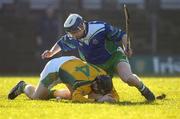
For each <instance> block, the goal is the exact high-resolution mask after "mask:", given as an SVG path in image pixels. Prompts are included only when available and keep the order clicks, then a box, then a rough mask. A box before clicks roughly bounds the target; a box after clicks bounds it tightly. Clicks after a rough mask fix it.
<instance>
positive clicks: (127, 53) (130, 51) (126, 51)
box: [124, 48, 133, 57]
mask: <svg viewBox="0 0 180 119" xmlns="http://www.w3.org/2000/svg"><path fill="white" fill-rule="evenodd" d="M124 53H125V54H126V56H128V57H131V56H132V54H133V51H132V49H131V48H128V49H125V50H124Z"/></svg>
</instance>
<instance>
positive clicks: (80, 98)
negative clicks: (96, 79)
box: [72, 85, 95, 102]
mask: <svg viewBox="0 0 180 119" xmlns="http://www.w3.org/2000/svg"><path fill="white" fill-rule="evenodd" d="M90 92H91V87H90V86H89V85H87V86H81V87H79V88H77V89H76V90H74V92H73V94H72V101H75V102H94V101H95V99H88V98H86V97H85V95H88V94H89V93H90Z"/></svg>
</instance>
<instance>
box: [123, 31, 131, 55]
mask: <svg viewBox="0 0 180 119" xmlns="http://www.w3.org/2000/svg"><path fill="white" fill-rule="evenodd" d="M122 44H123V47H124V52H125V54H126V55H127V56H128V57H130V56H131V55H132V49H131V47H129V46H130V45H129V46H128V47H127V45H128V40H127V34H124V35H123V37H122ZM127 48H128V49H127Z"/></svg>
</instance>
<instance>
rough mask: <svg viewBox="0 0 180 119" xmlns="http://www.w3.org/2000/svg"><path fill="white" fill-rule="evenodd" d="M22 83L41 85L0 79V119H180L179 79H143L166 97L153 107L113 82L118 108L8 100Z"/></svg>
mask: <svg viewBox="0 0 180 119" xmlns="http://www.w3.org/2000/svg"><path fill="white" fill-rule="evenodd" d="M22 79H23V80H25V81H26V82H29V83H32V84H37V82H38V77H0V82H1V83H0V119H50V118H51V119H180V78H178V77H172V78H171V77H164V78H161V77H158V78H155V77H152V78H148V77H143V81H144V83H145V84H146V85H148V86H149V88H150V89H151V90H152V91H153V92H154V93H155V94H156V95H159V94H161V93H165V94H166V95H167V97H166V99H164V100H157V101H155V102H153V103H146V102H145V99H144V98H143V97H142V96H141V95H140V93H139V92H138V91H137V90H136V89H135V88H132V87H129V86H127V85H126V84H125V83H123V82H122V81H120V80H119V79H118V78H114V80H113V81H114V85H115V88H116V89H117V91H118V93H119V95H120V102H118V103H115V104H108V103H101V104H99V103H94V104H93V103H72V102H71V101H61V102H57V101H56V100H49V101H34V100H29V99H28V98H27V97H26V96H25V95H24V94H23V95H20V96H19V97H17V98H16V99H15V100H7V94H8V92H9V90H10V89H11V88H12V87H13V86H14V85H15V84H16V83H17V82H18V81H20V80H22ZM62 87H64V86H61V85H60V86H57V87H56V88H62Z"/></svg>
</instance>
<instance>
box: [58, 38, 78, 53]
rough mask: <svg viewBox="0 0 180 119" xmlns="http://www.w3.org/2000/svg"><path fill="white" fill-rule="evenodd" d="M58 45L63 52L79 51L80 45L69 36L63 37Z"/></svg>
mask: <svg viewBox="0 0 180 119" xmlns="http://www.w3.org/2000/svg"><path fill="white" fill-rule="evenodd" d="M57 44H58V45H59V46H60V47H61V50H62V51H71V50H75V49H77V45H78V43H77V42H76V40H74V39H70V38H69V37H68V36H67V35H65V36H62V37H61V38H60V39H59V40H58V41H57Z"/></svg>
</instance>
